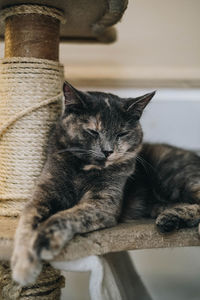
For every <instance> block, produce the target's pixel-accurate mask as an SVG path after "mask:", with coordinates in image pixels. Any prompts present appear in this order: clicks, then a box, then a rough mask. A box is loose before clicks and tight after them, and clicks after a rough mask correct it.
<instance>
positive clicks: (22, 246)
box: [11, 169, 73, 285]
mask: <svg viewBox="0 0 200 300" xmlns="http://www.w3.org/2000/svg"><path fill="white" fill-rule="evenodd" d="M57 181H58V180H57V174H55V175H51V174H50V173H49V172H48V170H45V169H44V172H43V173H42V175H41V177H40V180H39V184H38V186H37V187H36V190H35V193H34V195H33V199H32V200H31V201H29V202H28V203H27V205H26V206H25V208H24V210H23V211H22V214H21V217H20V220H19V224H18V227H17V230H16V234H15V240H14V251H13V255H12V258H11V267H12V276H13V279H14V280H15V281H17V282H18V283H20V284H21V285H27V284H28V283H32V282H34V281H35V279H36V278H37V276H38V274H39V273H40V271H41V267H42V263H41V260H40V258H39V257H38V255H37V253H36V251H34V248H33V245H34V243H35V239H36V237H37V231H38V229H39V227H40V226H41V223H42V222H44V221H45V220H46V219H47V218H49V217H50V216H51V215H52V214H53V213H55V212H57V211H58V210H61V209H64V208H66V202H67V201H68V202H67V203H68V205H69V206H70V205H71V203H73V189H72V187H71V186H69V185H68V183H67V182H65V185H64V184H62V182H61V183H60V182H59V187H58V186H57V185H58V184H57ZM60 185H62V186H63V187H64V188H65V189H67V190H69V191H70V193H68V194H67V201H63V197H65V195H66V192H65V191H64V190H62V189H61V188H60ZM61 195H62V196H61ZM63 203H65V206H64V204H63Z"/></svg>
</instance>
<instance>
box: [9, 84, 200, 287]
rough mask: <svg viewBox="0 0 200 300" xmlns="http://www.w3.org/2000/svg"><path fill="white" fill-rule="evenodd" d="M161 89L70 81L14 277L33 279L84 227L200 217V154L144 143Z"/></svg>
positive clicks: (162, 224) (19, 242) (178, 223)
mask: <svg viewBox="0 0 200 300" xmlns="http://www.w3.org/2000/svg"><path fill="white" fill-rule="evenodd" d="M154 94H155V93H154V92H153V93H150V94H147V95H144V96H141V97H138V98H128V99H122V98H119V97H118V96H115V95H112V94H106V93H100V92H87V93H83V92H81V91H78V90H76V89H75V88H73V87H72V86H71V85H69V84H68V83H65V84H64V95H65V111H64V113H63V115H62V116H61V118H60V120H59V121H58V122H57V124H56V126H55V129H54V131H53V133H52V134H51V136H50V140H49V146H48V155H47V161H46V164H45V166H44V169H43V172H42V174H41V176H40V178H39V182H38V185H37V188H36V190H35V193H34V195H33V198H32V199H31V200H30V202H29V203H27V205H26V207H25V209H24V211H23V213H22V216H21V218H20V222H19V226H18V228H17V232H16V238H15V247H14V253H13V257H12V269H13V278H14V280H16V281H17V282H19V283H20V284H21V285H26V284H29V283H33V282H34V281H35V280H36V278H37V276H38V274H39V273H40V271H41V265H42V263H41V261H42V260H49V259H53V258H54V257H55V256H56V255H57V254H58V253H59V252H60V251H61V249H62V248H63V246H64V245H65V244H66V243H67V242H68V241H69V240H71V239H72V238H73V236H74V235H75V234H77V233H86V232H89V231H93V230H97V229H101V228H105V227H111V226H114V225H116V224H117V222H119V221H120V220H121V221H124V220H130V219H134V218H141V217H149V218H156V225H157V226H158V228H159V229H160V231H162V232H168V231H171V230H174V229H178V228H180V227H187V226H195V225H197V224H198V223H199V222H200V206H199V202H200V158H199V157H198V156H197V155H196V154H194V153H192V152H189V151H185V150H182V149H178V148H175V147H171V146H169V145H161V144H160V145H159V144H155V145H150V144H142V129H141V126H140V123H139V119H140V117H141V115H142V112H143V110H144V108H145V106H146V105H147V104H148V103H149V101H150V100H151V99H152V97H153V96H154Z"/></svg>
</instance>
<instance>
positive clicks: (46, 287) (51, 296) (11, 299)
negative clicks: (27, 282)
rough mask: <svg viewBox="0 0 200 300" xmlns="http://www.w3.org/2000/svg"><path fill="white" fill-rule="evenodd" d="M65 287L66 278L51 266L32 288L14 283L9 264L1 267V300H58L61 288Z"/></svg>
mask: <svg viewBox="0 0 200 300" xmlns="http://www.w3.org/2000/svg"><path fill="white" fill-rule="evenodd" d="M64 286H65V281H64V277H63V276H62V275H60V272H59V271H58V270H55V269H53V268H52V267H51V266H50V265H49V264H46V265H44V266H43V271H42V273H41V274H40V276H39V277H38V280H37V281H36V283H35V284H34V285H32V286H27V287H23V288H22V287H21V286H20V285H18V284H17V283H13V281H12V278H11V270H10V267H9V263H7V262H3V263H2V264H1V265H0V299H1V300H35V299H39V300H56V299H60V295H61V290H60V289H61V288H63V287H64Z"/></svg>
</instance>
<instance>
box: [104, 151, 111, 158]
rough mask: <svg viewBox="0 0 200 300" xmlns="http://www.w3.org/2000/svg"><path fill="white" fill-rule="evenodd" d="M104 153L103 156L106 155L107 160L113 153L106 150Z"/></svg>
mask: <svg viewBox="0 0 200 300" xmlns="http://www.w3.org/2000/svg"><path fill="white" fill-rule="evenodd" d="M102 152H103V154H104V155H105V157H106V158H107V157H108V156H110V155H111V154H112V153H113V151H112V150H110V151H107V150H104V151H102Z"/></svg>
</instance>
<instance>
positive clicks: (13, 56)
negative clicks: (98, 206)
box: [0, 5, 64, 300]
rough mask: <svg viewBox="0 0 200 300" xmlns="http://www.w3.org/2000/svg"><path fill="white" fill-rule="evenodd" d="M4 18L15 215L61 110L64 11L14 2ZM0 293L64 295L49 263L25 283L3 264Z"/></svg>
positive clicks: (6, 201)
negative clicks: (60, 51)
mask: <svg viewBox="0 0 200 300" xmlns="http://www.w3.org/2000/svg"><path fill="white" fill-rule="evenodd" d="M2 20H5V59H3V60H2V61H1V62H0V74H1V77H0V182H1V185H0V216H17V215H18V214H19V213H20V211H21V210H22V208H23V205H24V202H25V201H27V200H29V199H30V198H31V196H32V193H33V189H34V185H35V182H36V180H37V177H38V176H39V174H40V172H41V169H42V167H43V164H44V161H45V146H46V143H47V138H48V134H49V130H50V128H51V126H52V124H53V123H54V122H55V120H56V119H57V118H58V115H59V114H60V111H61V105H62V101H61V100H62V92H61V89H62V84H63V67H62V65H60V64H59V63H58V62H57V60H58V44H59V23H60V21H63V20H64V19H63V16H62V13H61V12H60V11H59V10H57V9H51V8H48V7H44V6H38V5H20V6H13V7H10V8H8V9H5V10H3V11H2V12H1V21H2ZM0 277H1V278H0V280H1V284H3V285H4V286H1V291H0V299H6V300H8V299H12V300H14V299H35V297H37V299H41V300H44V299H48V300H50V299H52V300H56V299H60V288H61V284H60V282H61V276H60V273H59V271H55V270H54V269H53V268H52V267H51V266H48V267H46V268H45V270H44V272H43V273H42V274H41V276H40V277H39V278H38V281H37V282H36V284H35V285H34V286H31V287H28V288H24V289H21V288H20V287H19V286H18V285H16V284H15V283H12V281H11V279H10V270H9V268H8V265H6V264H5V263H2V265H1V266H0Z"/></svg>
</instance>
